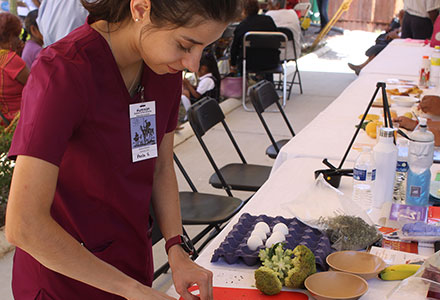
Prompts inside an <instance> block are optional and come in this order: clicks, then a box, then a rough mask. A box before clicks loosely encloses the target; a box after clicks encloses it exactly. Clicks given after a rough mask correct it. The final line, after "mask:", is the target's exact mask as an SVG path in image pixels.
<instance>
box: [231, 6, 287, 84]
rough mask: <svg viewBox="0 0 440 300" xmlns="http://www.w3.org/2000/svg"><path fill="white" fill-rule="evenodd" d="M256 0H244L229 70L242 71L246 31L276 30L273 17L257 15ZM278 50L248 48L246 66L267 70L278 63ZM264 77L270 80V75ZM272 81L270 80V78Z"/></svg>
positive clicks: (235, 32)
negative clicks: (241, 18) (242, 16)
mask: <svg viewBox="0 0 440 300" xmlns="http://www.w3.org/2000/svg"><path fill="white" fill-rule="evenodd" d="M258 11H259V6H258V1H257V0H244V10H243V13H244V17H245V19H244V20H243V21H241V23H240V24H238V26H237V28H235V31H234V40H233V41H232V46H231V72H232V73H235V72H237V71H239V72H242V59H243V47H242V46H243V36H244V35H245V34H246V33H247V32H248V31H277V26H276V25H275V23H274V21H273V19H272V18H271V17H269V16H264V15H259V14H258ZM279 53H280V52H279V51H278V50H277V49H249V50H247V52H246V56H247V66H251V67H252V69H253V70H267V69H271V68H274V67H276V66H277V65H278V64H279V60H280V57H279ZM265 79H268V80H271V79H272V75H271V74H270V76H267V77H266V78H265ZM271 81H272V80H271Z"/></svg>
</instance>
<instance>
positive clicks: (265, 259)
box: [255, 243, 316, 295]
mask: <svg viewBox="0 0 440 300" xmlns="http://www.w3.org/2000/svg"><path fill="white" fill-rule="evenodd" d="M259 257H260V259H261V261H262V265H263V266H262V267H260V268H259V269H257V270H256V271H255V283H256V284H255V285H256V286H257V288H258V289H259V290H260V291H262V292H263V293H264V294H267V295H275V294H278V293H279V292H280V291H281V287H282V285H285V286H287V287H290V288H300V287H303V285H304V280H306V278H307V277H308V276H309V275H311V274H313V273H315V272H316V263H315V255H314V254H313V252H312V251H310V249H309V248H307V247H306V246H304V245H298V246H297V247H295V249H293V251H292V250H290V249H284V244H282V243H278V244H275V245H273V246H272V247H271V248H266V249H262V250H260V253H259Z"/></svg>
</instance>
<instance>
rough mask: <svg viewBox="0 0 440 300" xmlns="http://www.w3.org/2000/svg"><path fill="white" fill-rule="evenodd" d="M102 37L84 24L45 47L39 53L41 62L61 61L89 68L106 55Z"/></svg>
mask: <svg viewBox="0 0 440 300" xmlns="http://www.w3.org/2000/svg"><path fill="white" fill-rule="evenodd" d="M103 46H105V45H103V43H102V37H101V35H100V34H99V33H97V32H96V31H95V30H94V29H92V28H91V27H90V26H89V25H88V24H84V25H82V26H80V27H79V28H77V29H76V30H74V31H73V32H71V33H70V34H69V35H67V36H66V37H64V38H63V39H61V40H59V41H57V42H56V43H54V44H52V45H50V46H48V47H46V48H44V49H43V50H42V51H41V52H40V55H39V58H38V60H39V61H41V62H50V63H51V64H52V63H54V62H55V64H56V63H57V62H59V63H60V64H66V67H67V66H70V67H74V68H76V69H78V68H89V67H90V65H89V64H90V63H93V62H94V61H95V60H96V58H97V57H99V56H100V55H105V54H106V53H105V52H106V51H105V47H103Z"/></svg>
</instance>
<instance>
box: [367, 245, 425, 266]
mask: <svg viewBox="0 0 440 300" xmlns="http://www.w3.org/2000/svg"><path fill="white" fill-rule="evenodd" d="M370 253H371V254H374V255H377V256H379V257H380V258H382V259H383V260H384V261H385V263H387V264H388V265H400V264H407V263H409V262H416V261H425V259H426V256H423V255H419V254H414V253H408V252H402V251H396V250H392V249H385V248H379V247H375V246H373V247H371V250H370Z"/></svg>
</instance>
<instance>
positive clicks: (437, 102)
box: [419, 95, 440, 116]
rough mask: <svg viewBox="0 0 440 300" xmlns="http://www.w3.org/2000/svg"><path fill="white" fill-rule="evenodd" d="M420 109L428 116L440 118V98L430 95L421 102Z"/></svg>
mask: <svg viewBox="0 0 440 300" xmlns="http://www.w3.org/2000/svg"><path fill="white" fill-rule="evenodd" d="M419 108H420V109H421V110H422V111H423V112H424V113H427V114H432V115H436V116H440V97H439V96H433V95H428V96H425V97H423V99H422V101H420V104H419Z"/></svg>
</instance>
